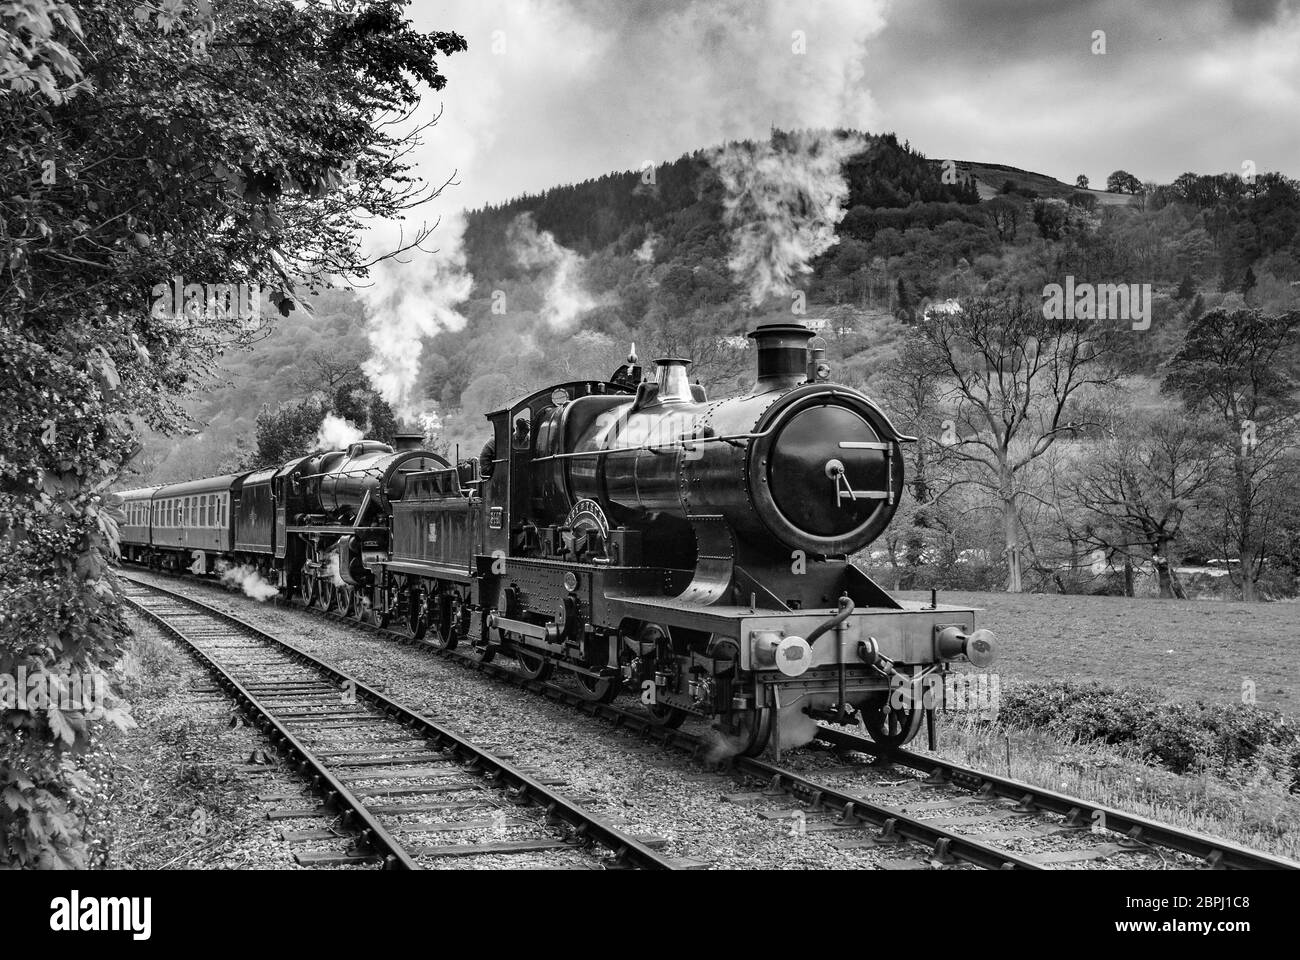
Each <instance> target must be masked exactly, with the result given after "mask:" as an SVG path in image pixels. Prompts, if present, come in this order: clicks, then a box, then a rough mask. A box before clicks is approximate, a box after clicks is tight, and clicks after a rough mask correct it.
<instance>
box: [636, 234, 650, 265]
mask: <svg viewBox="0 0 1300 960" xmlns="http://www.w3.org/2000/svg"><path fill="white" fill-rule="evenodd" d="M632 256H634V257H636V258H637V259H638V260H640V261H641V262H642V263H652V262H653V261H654V258H655V238H654V237H652V236H651V237H646V238H645V242H643V243H642V244H641V246H639V247H637V248H636V252H635V253H634V254H632Z"/></svg>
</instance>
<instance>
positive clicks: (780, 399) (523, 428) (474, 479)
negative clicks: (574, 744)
mask: <svg viewBox="0 0 1300 960" xmlns="http://www.w3.org/2000/svg"><path fill="white" fill-rule="evenodd" d="M749 336H750V338H751V339H753V340H754V341H755V345H756V350H755V353H756V354H757V361H758V369H757V382H756V383H755V385H754V388H753V389H752V390H751V391H750V392H749V393H748V394H745V395H743V396H732V397H725V398H721V399H714V400H711V399H709V397H708V396H707V395H706V391H705V390H704V388H703V387H702V386H700V385H699V384H697V383H691V382H690V378H689V375H688V372H687V370H688V366H689V363H690V361H689V360H686V359H681V358H672V357H668V358H663V359H660V360H657V361H656V362H655V365H654V368H653V370H652V372H651V373H650V375H649V376H643V371H642V369H641V367H640V366H639V365H638V363H637V360H636V357H635V355H633V356H631V357H629V358H628V363H627V364H626V365H624V366H620V368H619V369H618V370H617V371H616V372H615V373H614V375H613V376H611V378H610V379H609V380H578V381H571V382H568V383H562V384H558V385H555V386H551V387H547V388H546V389H544V390H539V391H537V392H536V393H533V394H530V395H529V396H526V397H523V398H521V399H519V400H516V401H514V402H513V403H511V404H510V405H509V406H507V407H506V408H505V409H502V410H498V411H496V412H494V413H491V414H488V416H487V419H488V421H489V423H490V425H491V430H492V438H491V440H490V441H489V443H488V444H487V445H486V447H485V449H484V453H483V455H482V456H480V457H474V458H469V459H466V460H462V461H460V462H458V463H455V464H452V463H449V462H448V461H447V460H445V459H444V458H443V457H441V456H439V455H438V454H436V453H433V452H431V451H428V450H423V449H420V443H421V439H420V438H419V437H418V436H411V435H402V436H399V437H398V438H397V439H396V441H395V443H394V444H393V446H391V447H390V446H389V445H387V444H383V443H379V442H377V441H373V440H363V441H360V442H358V443H354V444H352V445H351V446H349V447H348V448H347V449H346V450H334V451H329V452H324V453H317V454H314V455H312V456H308V457H303V458H300V459H297V460H293V461H290V462H289V463H286V464H284V465H282V466H279V467H275V468H272V469H268V470H263V471H259V472H255V473H247V474H236V475H230V476H224V477H215V478H211V479H207V480H198V481H192V482H189V483H182V484H173V485H168V486H162V487H151V488H146V489H140V490H133V491H129V492H127V493H124V494H123V495H122V496H123V499H124V501H125V508H126V522H125V523H124V524H123V525H122V543H123V554H124V557H125V558H126V559H127V560H130V561H134V562H141V563H147V564H152V565H155V566H164V567H170V568H175V569H179V568H183V567H188V568H190V569H192V570H194V571H195V572H199V573H211V572H214V571H217V570H219V569H220V568H222V567H230V566H231V565H237V568H238V569H240V570H245V571H250V570H251V571H255V572H258V573H260V575H261V576H263V577H266V578H268V579H270V580H272V581H273V582H274V583H275V584H276V585H278V586H279V587H280V588H281V589H282V590H286V591H291V592H294V593H296V594H297V596H298V597H299V598H300V599H301V601H302V602H303V603H305V604H310V605H314V606H317V607H319V608H321V609H332V610H335V611H337V612H338V613H341V614H344V615H346V616H350V617H354V618H356V619H357V620H374V621H376V622H378V623H380V624H382V625H386V626H387V625H392V626H394V627H399V628H401V629H402V630H404V631H405V632H407V633H409V634H410V635H411V636H412V637H417V638H424V639H425V640H427V641H429V642H431V643H433V644H435V645H437V646H440V647H446V648H451V647H456V646H458V645H459V646H461V648H462V649H463V650H465V651H467V652H468V653H469V654H470V655H471V656H473V657H475V658H478V659H481V660H484V661H486V660H490V659H492V658H493V657H495V656H497V655H504V656H509V657H512V658H514V660H515V661H516V662H517V664H518V667H519V669H520V670H522V671H523V672H524V673H525V674H527V675H528V676H530V677H535V678H542V677H551V676H552V675H563V676H566V677H567V678H568V679H569V680H570V681H571V682H572V683H573V684H574V685H576V689H577V690H578V691H579V692H580V694H581V695H582V696H584V697H586V698H588V699H590V700H594V701H601V702H608V701H610V700H612V699H613V698H614V697H616V696H618V695H619V694H620V693H627V694H629V695H632V696H635V697H637V698H639V700H640V701H641V702H642V703H643V704H644V705H645V707H646V708H647V710H648V711H649V713H650V715H651V717H652V719H653V720H654V722H655V723H657V724H661V725H664V726H667V727H675V726H677V725H679V724H681V723H682V722H683V720H685V719H686V718H687V717H699V718H706V719H708V720H710V721H711V722H712V725H713V728H714V730H716V731H717V733H718V736H719V738H720V742H721V744H722V745H724V746H725V748H726V749H727V750H729V751H731V752H735V753H744V754H756V753H760V752H762V751H763V749H764V748H765V747H766V746H767V745H768V744H769V742H774V743H775V744H777V745H778V746H788V745H794V744H798V743H801V742H806V741H807V740H808V739H810V738H811V735H812V730H813V728H815V721H816V720H819V719H822V720H829V721H833V722H838V723H855V722H857V721H858V720H859V719H860V720H861V721H862V722H863V723H864V724H865V726H866V728H867V730H868V731H869V732H870V734H871V735H872V736H873V737H874V738H875V739H876V740H877V741H878V742H880V743H881V744H883V745H885V746H886V747H896V746H900V745H902V744H905V743H907V742H908V741H910V740H911V739H912V738H913V737H915V736H916V735H917V733H918V732H919V730H920V728H921V725H922V723H923V721H924V720H925V718H926V717H927V715H928V718H929V720H930V727H929V728H930V732H931V736H933V719H934V714H933V706H932V704H931V702H930V701H929V700H927V699H926V698H925V697H924V696H922V695H921V691H922V690H923V688H924V687H925V686H927V685H933V682H934V680H935V679H936V677H938V675H939V674H941V673H942V672H944V671H946V670H947V669H948V668H949V667H948V665H949V664H951V663H953V662H969V663H972V664H974V665H976V666H979V667H983V666H986V665H987V664H988V663H990V662H991V660H992V656H993V642H994V638H993V635H992V634H991V633H990V631H988V630H976V629H975V611H974V610H973V609H970V608H966V607H959V606H950V605H940V604H938V603H935V602H931V603H929V604H925V603H920V602H903V601H899V600H896V599H894V598H893V597H891V596H890V595H889V594H888V593H887V592H886V591H885V590H883V589H882V588H881V587H879V586H878V585H877V584H876V583H874V582H873V581H872V580H871V579H870V578H869V577H868V576H867V575H866V574H865V573H864V572H863V571H862V570H861V569H860V568H859V567H858V566H856V565H855V564H854V563H853V562H852V560H851V559H850V557H851V555H852V554H854V553H855V552H856V551H859V550H861V549H863V548H864V547H866V546H867V545H868V544H870V543H871V542H872V541H874V540H875V539H876V538H877V537H879V536H880V535H881V533H882V532H883V531H884V530H885V528H886V526H887V525H888V524H889V522H890V520H891V518H892V517H893V515H894V513H895V511H896V510H897V508H898V503H899V498H900V496H901V495H902V493H903V458H902V455H901V444H902V443H905V442H909V441H911V440H912V439H913V438H911V437H906V436H903V435H902V434H900V433H899V432H898V430H897V429H895V427H894V426H893V424H891V423H890V421H889V418H888V417H887V416H886V415H885V414H884V413H883V412H882V411H881V410H880V409H879V407H877V406H876V405H875V404H874V403H873V402H872V401H871V400H869V399H868V398H867V397H865V396H864V395H863V394H861V393H860V392H858V391H856V390H853V389H849V388H847V387H844V386H842V385H838V384H834V383H832V382H830V371H829V367H828V366H827V364H826V362H825V351H824V349H821V348H818V347H815V346H810V344H809V340H810V339H811V338H812V336H813V334H812V332H811V331H810V330H808V329H807V328H806V327H804V326H803V325H801V324H797V323H777V324H768V325H763V326H760V327H758V329H756V330H755V331H754V332H753V333H751V334H750V335H749Z"/></svg>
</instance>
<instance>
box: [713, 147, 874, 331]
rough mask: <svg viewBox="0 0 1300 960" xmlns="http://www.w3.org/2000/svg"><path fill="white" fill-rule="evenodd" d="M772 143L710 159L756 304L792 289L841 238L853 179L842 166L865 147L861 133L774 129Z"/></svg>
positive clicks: (741, 273)
mask: <svg viewBox="0 0 1300 960" xmlns="http://www.w3.org/2000/svg"><path fill="white" fill-rule="evenodd" d="M773 139H774V140H775V143H773V142H770V141H768V142H762V143H729V144H727V145H726V146H724V147H722V148H721V149H719V150H715V151H714V152H713V154H712V155H711V157H710V160H711V162H712V164H713V167H714V169H715V170H717V172H718V176H719V178H720V179H721V181H722V185H723V187H724V188H725V190H726V197H725V198H724V199H723V222H724V224H725V225H726V226H727V228H728V229H729V230H730V231H731V244H732V247H731V258H730V260H729V266H730V267H731V272H732V275H733V276H734V277H735V279H736V281H737V282H738V283H740V284H742V285H744V286H745V287H746V289H747V290H748V292H749V300H750V302H751V303H752V304H753V305H754V306H758V305H760V304H762V303H763V301H764V300H766V299H767V298H768V297H770V296H773V295H788V294H790V293H792V292H793V291H794V290H795V288H796V284H797V282H798V280H799V278H800V277H803V276H805V275H807V274H809V273H811V272H812V267H811V266H810V261H811V260H812V259H813V258H814V257H816V256H818V255H819V254H821V253H824V252H825V251H826V250H829V249H830V248H831V247H832V246H833V245H834V244H835V243H836V242H837V241H838V238H837V237H836V236H835V226H836V224H838V223H839V222H840V221H841V220H843V219H844V214H845V210H844V201H845V200H846V199H847V198H848V195H849V185H848V182H847V181H846V180H845V178H844V174H843V172H842V164H843V163H844V161H845V160H847V159H848V158H849V157H851V156H853V155H854V154H855V153H858V152H860V151H861V150H862V148H863V146H864V145H865V144H864V141H863V140H862V138H860V137H857V136H838V135H836V134H833V133H830V132H827V131H797V132H794V133H789V134H783V133H782V134H776V135H775V136H774V138H773Z"/></svg>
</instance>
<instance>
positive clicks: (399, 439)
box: [393, 429, 424, 451]
mask: <svg viewBox="0 0 1300 960" xmlns="http://www.w3.org/2000/svg"><path fill="white" fill-rule="evenodd" d="M423 446H424V434H423V433H422V432H420V431H418V430H410V429H404V430H399V431H398V432H397V433H395V434H393V449H394V450H397V451H401V450H419V449H420V448H421V447H423Z"/></svg>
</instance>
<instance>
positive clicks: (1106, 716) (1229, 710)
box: [998, 680, 1300, 790]
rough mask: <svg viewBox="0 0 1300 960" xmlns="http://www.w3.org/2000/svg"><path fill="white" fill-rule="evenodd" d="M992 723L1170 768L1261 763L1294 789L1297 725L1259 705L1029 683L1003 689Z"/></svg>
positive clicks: (1094, 684) (1299, 750) (1299, 741)
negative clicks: (1108, 748)
mask: <svg viewBox="0 0 1300 960" xmlns="http://www.w3.org/2000/svg"><path fill="white" fill-rule="evenodd" d="M998 722H999V723H1002V724H1005V725H1007V726H1012V727H1021V728H1035V727H1039V728H1048V729H1051V730H1054V731H1056V732H1058V733H1060V734H1063V735H1065V736H1067V737H1070V738H1072V739H1079V740H1099V741H1102V742H1104V743H1109V744H1117V745H1126V746H1131V747H1132V748H1134V749H1135V750H1136V751H1137V752H1138V753H1139V754H1140V755H1141V756H1143V757H1145V758H1147V759H1149V760H1153V761H1155V762H1157V763H1159V764H1160V765H1161V766H1164V767H1166V768H1168V769H1169V770H1172V771H1174V772H1175V773H1186V772H1188V771H1199V770H1204V769H1213V770H1224V771H1233V770H1239V769H1241V768H1244V767H1248V766H1251V765H1265V766H1268V767H1269V768H1271V769H1273V770H1274V771H1275V772H1277V773H1278V774H1279V775H1280V776H1283V777H1286V778H1288V780H1289V782H1290V783H1291V785H1292V789H1293V790H1300V723H1297V721H1296V719H1295V718H1293V717H1290V716H1288V715H1286V714H1284V713H1282V712H1281V711H1279V710H1272V709H1267V708H1264V707H1261V706H1259V705H1257V704H1252V703H1205V702H1204V701H1200V700H1196V701H1185V700H1168V699H1167V698H1166V697H1164V695H1163V694H1161V692H1160V691H1159V690H1158V689H1156V688H1154V687H1147V686H1137V687H1114V686H1110V685H1107V684H1103V683H1101V682H1098V681H1079V680H1032V681H1024V682H1020V683H1013V684H1008V685H1007V686H1006V687H1005V688H1004V689H1003V690H1002V695H1001V702H1000V704H999V708H998Z"/></svg>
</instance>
